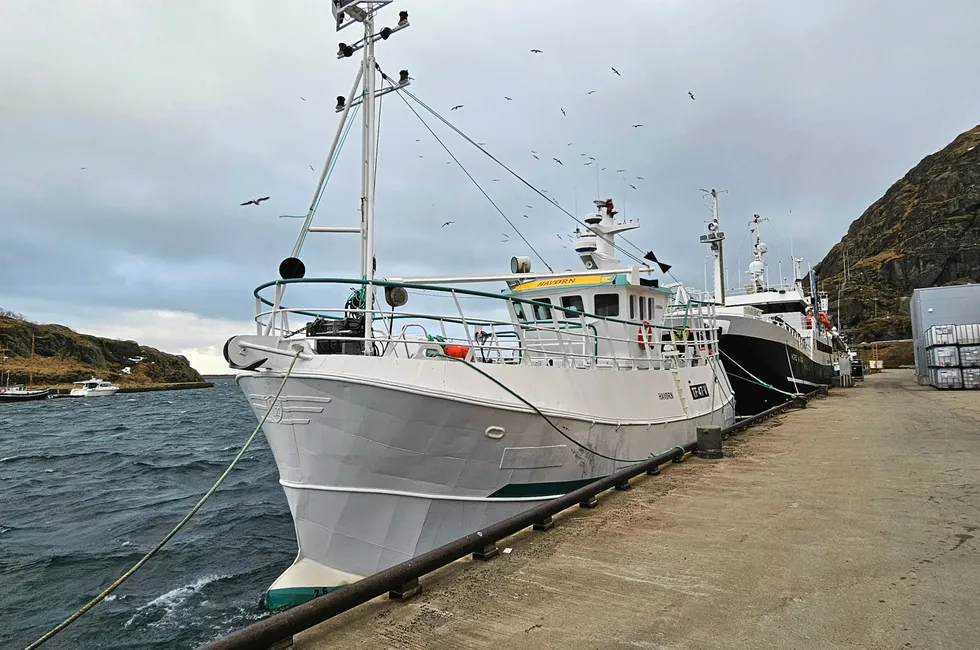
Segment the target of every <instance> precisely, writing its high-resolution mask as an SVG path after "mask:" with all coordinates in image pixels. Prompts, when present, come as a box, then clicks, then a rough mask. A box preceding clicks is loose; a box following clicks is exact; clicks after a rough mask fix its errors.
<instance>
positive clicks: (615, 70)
mask: <svg viewBox="0 0 980 650" xmlns="http://www.w3.org/2000/svg"><path fill="white" fill-rule="evenodd" d="M609 69H610V70H612V71H613V72H615V73H616V76H617V77H622V76H623V75H621V74H619V70H617V69H616V68H612V67H610V68H609Z"/></svg>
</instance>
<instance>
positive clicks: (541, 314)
mask: <svg viewBox="0 0 980 650" xmlns="http://www.w3.org/2000/svg"><path fill="white" fill-rule="evenodd" d="M537 302H544V303H547V304H548V305H550V304H551V298H538V300H537ZM534 320H551V307H546V306H545V305H534Z"/></svg>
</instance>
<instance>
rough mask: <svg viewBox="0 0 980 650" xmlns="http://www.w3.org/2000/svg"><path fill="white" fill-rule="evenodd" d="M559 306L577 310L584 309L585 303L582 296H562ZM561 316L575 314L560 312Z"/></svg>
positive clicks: (569, 316)
mask: <svg viewBox="0 0 980 650" xmlns="http://www.w3.org/2000/svg"><path fill="white" fill-rule="evenodd" d="M561 306H562V307H564V308H565V309H569V310H575V311H578V312H584V311H585V303H584V302H582V296H562V297H561ZM562 318H575V314H572V313H569V312H562Z"/></svg>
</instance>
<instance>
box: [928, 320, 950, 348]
mask: <svg viewBox="0 0 980 650" xmlns="http://www.w3.org/2000/svg"><path fill="white" fill-rule="evenodd" d="M934 345H956V325H933V326H932V327H930V328H929V329H927V330H926V347H927V348H931V347H933V346H934Z"/></svg>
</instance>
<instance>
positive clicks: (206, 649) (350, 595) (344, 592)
mask: <svg viewBox="0 0 980 650" xmlns="http://www.w3.org/2000/svg"><path fill="white" fill-rule="evenodd" d="M817 394H826V389H824V388H821V389H818V390H815V391H813V392H811V393H807V394H806V395H803V396H801V397H798V398H795V399H792V400H788V401H786V402H784V403H782V404H779V405H777V406H774V407H772V408H770V409H767V410H765V411H762V412H761V413H757V414H756V415H753V416H751V417H748V418H746V419H744V420H742V421H741V422H737V423H735V424H733V425H731V426H729V427H725V428H724V429H723V430H722V432H721V433H722V437H729V436H731V435H734V434H736V433H738V432H739V431H741V430H743V429H745V428H747V427H749V426H751V425H753V424H755V423H756V422H759V421H761V420H765V419H767V418H770V417H772V416H773V415H776V414H778V413H780V412H781V411H783V410H785V409H786V408H788V407H790V406H793V405H802V406H806V402H807V401H808V400H809V399H810V398H811V397H814V396H815V395H817ZM696 448H697V443H696V442H692V443H689V444H687V445H684V446H683V449H684V450H683V451H681V448H680V447H679V446H678V447H673V448H671V449H670V450H668V451H666V452H663V453H661V454H657V455H656V456H651V457H650V458H649V459H648V460H645V461H643V462H640V463H636V464H634V465H630V466H629V467H626V468H624V469H621V470H619V471H618V472H615V473H613V474H610V475H609V476H607V477H605V478H601V479H598V480H596V481H593V482H592V483H589V484H588V485H586V486H584V487H581V488H579V489H577V490H574V491H572V492H569V493H568V494H565V495H563V496H560V497H556V498H555V499H552V500H551V501H546V502H544V503H542V504H541V505H538V506H535V507H533V508H531V509H530V510H526V511H524V512H522V513H520V514H518V515H515V516H513V517H511V518H510V519H505V520H504V521H501V522H499V523H496V524H493V525H492V526H487V527H486V528H484V529H483V530H480V531H477V532H475V533H471V534H470V535H467V536H466V537H462V538H460V539H457V540H456V541H454V542H449V543H448V544H444V545H443V546H440V547H439V548H435V549H432V550H431V551H429V552H427V553H423V554H422V555H419V556H417V557H414V558H412V559H411V560H407V561H405V562H402V563H401V564H396V565H395V566H393V567H391V568H389V569H385V570H384V571H379V572H378V573H375V574H373V575H370V576H367V577H366V578H363V579H361V580H358V581H357V582H354V583H352V584H349V585H344V586H343V587H341V588H339V589H336V590H334V591H331V592H329V593H327V594H325V595H323V596H320V597H318V598H315V599H313V600H311V601H309V602H306V603H303V604H302V605H297V606H295V607H293V608H291V609H288V610H286V611H284V612H280V613H278V614H273V615H272V616H269V617H268V618H264V619H262V620H260V621H256V622H255V623H252V624H251V625H249V626H248V627H246V628H243V629H241V630H237V631H235V632H232V633H231V634H229V635H227V636H225V637H222V638H220V639H218V640H216V641H212V642H211V643H207V644H205V645H203V646H200V648H198V650H270V648H273V647H274V646H275V647H280V646H278V644H280V643H281V642H283V641H285V640H287V639H291V638H292V637H293V635H295V634H298V633H300V632H303V631H304V630H308V629H310V628H312V627H314V626H316V625H319V624H320V623H323V622H324V621H327V620H329V619H331V618H333V617H334V616H337V615H339V614H343V613H344V612H346V611H348V610H351V609H353V608H354V607H357V606H358V605H363V604H364V603H366V602H368V601H369V600H372V599H374V598H377V597H378V596H381V595H384V594H385V593H388V592H391V591H393V590H397V589H398V588H400V587H403V586H404V585H406V584H407V583H410V582H411V581H412V580H417V579H418V578H420V577H422V576H424V575H426V574H427V573H432V572H433V571H435V570H437V569H441V568H442V567H444V566H447V565H449V564H451V563H453V562H455V561H456V560H460V559H462V558H464V557H466V556H467V555H470V554H472V553H478V552H481V551H483V550H484V548H486V547H487V546H488V545H490V544H495V543H496V542H498V541H500V540H502V539H504V538H506V537H510V536H511V535H514V534H515V533H518V532H520V531H522V530H524V529H525V528H529V527H531V526H533V525H535V524H540V523H542V522H545V521H547V520H548V519H549V518H551V517H553V516H554V515H556V514H558V513H560V512H562V511H564V510H567V509H569V508H571V507H573V506H576V505H578V504H579V503H582V502H584V501H588V500H589V499H591V498H592V497H595V496H596V495H598V494H599V493H601V492H605V491H606V490H609V489H612V488H614V487H616V486H618V485H623V484H626V483H628V482H629V480H630V479H631V478H634V477H636V476H639V475H640V474H643V473H646V472H649V473H652V474H655V473H657V468H659V467H660V466H661V465H663V464H665V463H668V462H671V461H673V462H680V460H681V459H683V457H684V456H685V455H686V454H687V453H688V452H691V451H694V450H695V449H696ZM282 647H287V646H282Z"/></svg>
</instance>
